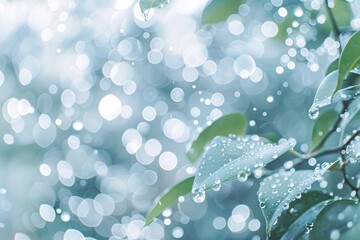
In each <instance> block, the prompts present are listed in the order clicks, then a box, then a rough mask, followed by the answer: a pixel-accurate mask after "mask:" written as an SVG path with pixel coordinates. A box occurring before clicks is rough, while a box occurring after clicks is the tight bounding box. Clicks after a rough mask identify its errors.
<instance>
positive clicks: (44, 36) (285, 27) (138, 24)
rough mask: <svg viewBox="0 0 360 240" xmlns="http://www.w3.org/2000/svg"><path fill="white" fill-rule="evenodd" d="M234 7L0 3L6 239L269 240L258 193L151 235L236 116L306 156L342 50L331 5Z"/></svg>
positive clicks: (340, 12) (348, 23) (347, 21)
mask: <svg viewBox="0 0 360 240" xmlns="http://www.w3.org/2000/svg"><path fill="white" fill-rule="evenodd" d="M226 2H228V1H219V0H217V1H215V0H214V1H213V2H212V3H211V4H212V5H211V4H210V5H208V4H209V3H208V1H207V0H199V1H193V0H171V1H170V2H169V3H168V4H165V5H163V6H161V7H158V8H153V9H150V10H149V11H148V12H147V14H146V17H144V16H143V14H142V12H141V10H140V7H139V3H138V1H136V0H110V1H100V0H94V1H79V0H61V1H60V0H47V1H36V0H23V1H20V0H14V1H10V0H8V1H7V0H0V101H1V117H0V137H1V139H0V152H1V154H0V239H15V240H29V239H33V240H36V239H54V240H62V239H63V240H78V239H84V238H85V239H111V240H118V239H252V240H258V239H264V238H265V236H264V232H265V224H264V220H263V216H262V214H261V212H260V208H259V207H258V202H257V195H256V191H257V189H258V180H254V179H249V180H248V181H247V182H245V183H241V182H233V183H229V184H224V185H223V186H222V188H221V190H220V191H219V192H213V191H209V193H208V194H207V198H206V201H205V202H204V203H201V204H195V203H194V202H192V200H191V199H190V197H188V196H187V197H185V201H184V202H181V203H178V204H177V205H176V204H175V205H174V206H173V207H172V208H171V209H167V210H166V211H164V212H163V214H162V216H159V218H158V219H156V220H155V221H154V222H153V223H152V224H150V225H149V226H146V225H145V217H146V214H147V212H148V211H149V209H150V208H151V207H152V206H153V203H154V200H155V198H156V197H157V196H158V195H160V194H161V193H162V192H163V191H164V190H165V189H167V188H169V187H171V186H173V185H174V184H175V183H177V182H179V181H180V180H182V179H184V178H186V177H189V176H191V175H193V174H194V173H195V171H196V167H197V165H198V164H199V162H195V163H191V162H190V161H189V160H188V159H187V157H186V149H188V148H189V144H191V142H192V140H194V139H195V138H196V136H197V135H198V133H199V132H201V130H202V129H203V128H204V127H206V126H207V125H209V124H211V122H212V121H214V120H216V119H218V118H219V117H221V116H223V115H225V114H229V113H232V112H242V113H244V114H246V115H247V117H248V120H249V123H248V124H249V127H248V129H249V130H248V132H249V133H259V134H264V133H269V132H272V133H274V134H275V136H281V137H285V138H290V137H293V138H296V140H297V145H296V148H297V149H298V150H299V151H302V152H306V151H307V150H308V148H309V146H308V144H309V140H310V135H311V124H312V122H311V120H310V119H309V118H308V116H307V111H308V108H309V106H310V105H311V103H312V100H313V96H314V92H315V91H316V88H317V86H318V84H319V82H320V81H321V79H322V78H323V76H324V71H325V70H326V67H327V66H328V64H329V63H330V62H331V61H332V60H334V59H335V58H336V57H337V56H338V48H339V46H340V45H339V43H338V42H336V41H335V40H334V39H333V38H332V37H331V36H330V25H329V23H328V20H327V15H326V11H325V8H324V5H323V1H322V0H303V1H295V0H289V1H284V2H283V0H271V1H270V0H269V1H265V0H262V1H239V0H236V1H235V0H234V2H236V3H234V5H231V6H230V7H229V4H228V3H227V4H226ZM229 2H230V1H229ZM204 9H205V11H204ZM229 9H230V10H229ZM359 9H360V8H359V2H357V3H356V1H354V2H353V3H348V2H346V1H340V0H339V1H335V11H337V14H336V19H337V21H338V23H339V24H340V25H341V26H345V27H351V28H353V29H359V28H360V18H357V16H359V14H358V12H359ZM229 11H230V12H229ZM223 15H224V16H223ZM289 157H290V156H284V157H283V158H281V159H279V160H277V162H276V163H274V164H272V165H270V166H269V168H270V169H271V168H275V167H278V166H281V165H282V164H283V163H284V162H285V161H286V159H289ZM325 187H326V186H325Z"/></svg>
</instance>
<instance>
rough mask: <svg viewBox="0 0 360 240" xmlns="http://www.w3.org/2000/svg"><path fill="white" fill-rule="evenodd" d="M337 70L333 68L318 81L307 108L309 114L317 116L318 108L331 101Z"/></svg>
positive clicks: (313, 116) (312, 116)
mask: <svg viewBox="0 0 360 240" xmlns="http://www.w3.org/2000/svg"><path fill="white" fill-rule="evenodd" d="M338 73H339V72H338V71H337V70H335V71H333V72H331V73H330V74H329V75H327V76H326V77H325V78H324V79H323V80H322V81H321V83H320V85H319V87H318V89H317V91H316V94H315V98H314V102H313V104H312V106H311V108H310V110H309V116H310V117H311V118H313V119H315V118H317V116H318V114H319V109H320V108H321V107H323V106H326V105H329V104H331V103H332V96H333V94H334V93H335V89H336V84H337V82H338Z"/></svg>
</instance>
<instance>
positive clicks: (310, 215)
mask: <svg viewBox="0 0 360 240" xmlns="http://www.w3.org/2000/svg"><path fill="white" fill-rule="evenodd" d="M333 201H334V200H326V201H323V202H320V203H318V204H316V205H314V206H313V207H311V208H310V209H308V210H307V211H306V212H305V213H304V214H302V215H301V216H300V217H299V218H298V219H296V221H295V222H294V223H293V224H292V225H291V226H290V227H289V229H288V231H287V232H286V233H285V234H284V236H282V238H281V240H293V239H299V238H301V237H302V236H304V235H305V236H306V235H308V233H307V229H310V228H311V225H312V224H313V223H314V221H315V219H316V218H317V216H318V215H319V213H320V212H321V211H322V210H323V209H324V208H325V207H326V206H327V205H328V204H330V203H332V202H333Z"/></svg>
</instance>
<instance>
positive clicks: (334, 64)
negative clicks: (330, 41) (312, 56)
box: [325, 58, 339, 76]
mask: <svg viewBox="0 0 360 240" xmlns="http://www.w3.org/2000/svg"><path fill="white" fill-rule="evenodd" d="M338 66H339V59H338V58H337V59H335V60H334V61H332V62H331V63H330V65H329V66H328V68H327V69H326V72H325V76H327V75H329V74H330V73H332V72H333V71H335V70H338Z"/></svg>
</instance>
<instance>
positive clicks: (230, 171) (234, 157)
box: [192, 135, 295, 196]
mask: <svg viewBox="0 0 360 240" xmlns="http://www.w3.org/2000/svg"><path fill="white" fill-rule="evenodd" d="M294 145H295V140H294V139H291V140H285V139H281V140H280V141H279V143H278V144H272V143H268V141H267V140H266V139H263V138H260V137H259V136H257V135H251V136H234V137H232V138H228V137H216V138H215V139H214V140H213V141H212V142H211V144H210V146H209V147H208V148H207V149H206V151H205V154H204V156H203V158H202V162H201V165H200V166H199V168H198V171H197V173H196V175H195V181H194V185H193V189H192V192H193V194H194V195H195V196H196V195H197V194H200V195H202V194H203V193H204V191H205V190H206V189H209V188H211V187H214V186H216V187H217V186H218V185H219V184H222V183H224V182H227V181H231V180H234V179H237V178H239V180H241V181H245V180H246V178H247V175H248V174H250V173H251V172H252V171H254V170H255V169H257V168H260V167H264V166H265V165H266V164H267V163H269V162H271V161H273V160H275V159H276V158H278V157H279V156H280V155H282V154H284V153H285V152H287V151H288V150H289V149H291V148H292V147H293V146H294Z"/></svg>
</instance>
